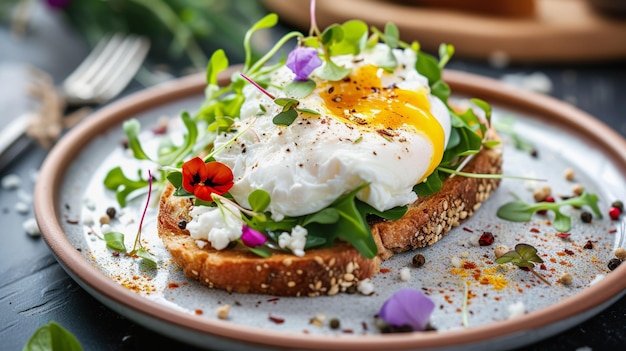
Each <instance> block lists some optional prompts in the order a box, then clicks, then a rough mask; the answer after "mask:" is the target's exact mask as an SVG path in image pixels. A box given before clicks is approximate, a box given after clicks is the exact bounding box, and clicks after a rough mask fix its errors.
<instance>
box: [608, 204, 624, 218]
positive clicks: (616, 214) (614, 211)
mask: <svg viewBox="0 0 626 351" xmlns="http://www.w3.org/2000/svg"><path fill="white" fill-rule="evenodd" d="M621 214H622V211H620V210H619V208H617V207H611V209H610V210H609V217H611V219H613V220H617V219H619V215H621Z"/></svg>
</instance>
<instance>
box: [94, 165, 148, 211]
mask: <svg viewBox="0 0 626 351" xmlns="http://www.w3.org/2000/svg"><path fill="white" fill-rule="evenodd" d="M138 173H140V172H138ZM139 177H140V179H139V180H132V179H129V178H128V177H126V176H125V175H124V172H123V171H122V168H121V167H120V166H117V167H115V168H113V169H111V170H110V171H109V173H107V175H106V176H105V177H104V186H105V187H106V188H107V189H109V190H113V191H115V192H116V193H115V198H116V199H117V202H118V203H119V204H120V206H122V207H124V206H126V202H127V200H128V197H129V196H130V194H132V193H133V192H134V191H136V190H139V189H141V188H144V187H146V186H147V185H148V181H145V180H143V179H141V174H139Z"/></svg>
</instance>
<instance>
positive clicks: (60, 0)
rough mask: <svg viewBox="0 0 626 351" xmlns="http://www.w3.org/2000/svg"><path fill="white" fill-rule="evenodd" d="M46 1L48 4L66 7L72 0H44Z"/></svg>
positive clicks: (55, 6)
mask: <svg viewBox="0 0 626 351" xmlns="http://www.w3.org/2000/svg"><path fill="white" fill-rule="evenodd" d="M46 2H47V3H48V6H50V7H54V8H58V9H60V8H64V7H67V6H68V5H69V4H70V2H72V0H46Z"/></svg>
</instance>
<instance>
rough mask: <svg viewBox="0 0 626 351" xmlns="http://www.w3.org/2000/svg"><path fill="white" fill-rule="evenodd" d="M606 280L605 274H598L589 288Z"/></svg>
mask: <svg viewBox="0 0 626 351" xmlns="http://www.w3.org/2000/svg"><path fill="white" fill-rule="evenodd" d="M602 279H604V274H598V275H596V277H595V278H593V280H592V281H591V282H590V283H589V286H592V285H594V284H595V283H597V282H599V281H600V280H602Z"/></svg>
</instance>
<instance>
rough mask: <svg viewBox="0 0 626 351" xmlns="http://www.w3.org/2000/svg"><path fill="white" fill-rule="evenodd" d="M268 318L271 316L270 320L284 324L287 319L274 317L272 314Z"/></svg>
mask: <svg viewBox="0 0 626 351" xmlns="http://www.w3.org/2000/svg"><path fill="white" fill-rule="evenodd" d="M268 318H269V320H270V321H272V322H274V323H276V324H283V323H285V319H284V318H279V317H274V316H272V315H270V316H269V317H268Z"/></svg>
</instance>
